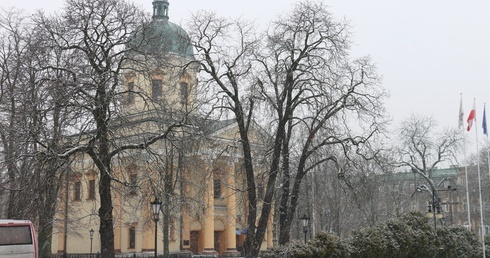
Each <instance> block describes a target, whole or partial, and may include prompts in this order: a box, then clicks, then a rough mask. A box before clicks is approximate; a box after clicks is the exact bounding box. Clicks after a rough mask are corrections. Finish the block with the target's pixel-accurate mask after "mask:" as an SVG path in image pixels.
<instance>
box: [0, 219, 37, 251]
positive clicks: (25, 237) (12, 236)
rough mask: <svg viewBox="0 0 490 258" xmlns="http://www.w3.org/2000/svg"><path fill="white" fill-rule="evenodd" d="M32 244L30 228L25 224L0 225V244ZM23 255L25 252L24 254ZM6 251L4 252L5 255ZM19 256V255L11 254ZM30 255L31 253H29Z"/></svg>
mask: <svg viewBox="0 0 490 258" xmlns="http://www.w3.org/2000/svg"><path fill="white" fill-rule="evenodd" d="M29 244H32V237H31V228H30V227H29V226H28V225H26V226H10V225H8V226H0V246H3V245H29ZM24 255H25V254H24ZM2 256H3V255H2ZM7 256H9V255H8V252H7V253H6V256H4V257H7ZM13 256H15V257H20V256H21V255H20V254H18V255H15V254H14V255H13ZM31 257H32V255H31Z"/></svg>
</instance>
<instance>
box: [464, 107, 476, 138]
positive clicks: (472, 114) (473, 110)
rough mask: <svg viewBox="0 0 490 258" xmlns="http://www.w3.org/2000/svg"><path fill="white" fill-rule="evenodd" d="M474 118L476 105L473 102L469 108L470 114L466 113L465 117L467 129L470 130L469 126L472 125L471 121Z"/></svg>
mask: <svg viewBox="0 0 490 258" xmlns="http://www.w3.org/2000/svg"><path fill="white" fill-rule="evenodd" d="M475 118H476V107H475V103H474V102H473V107H472V108H471V111H470V114H469V115H468V119H466V122H467V123H468V127H467V128H466V130H467V131H469V130H471V126H472V125H473V121H474V120H475Z"/></svg>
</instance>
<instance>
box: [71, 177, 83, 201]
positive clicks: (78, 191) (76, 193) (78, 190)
mask: <svg viewBox="0 0 490 258" xmlns="http://www.w3.org/2000/svg"><path fill="white" fill-rule="evenodd" d="M73 199H74V200H75V201H80V200H81V199H82V183H81V182H80V181H78V182H75V186H74V188H73Z"/></svg>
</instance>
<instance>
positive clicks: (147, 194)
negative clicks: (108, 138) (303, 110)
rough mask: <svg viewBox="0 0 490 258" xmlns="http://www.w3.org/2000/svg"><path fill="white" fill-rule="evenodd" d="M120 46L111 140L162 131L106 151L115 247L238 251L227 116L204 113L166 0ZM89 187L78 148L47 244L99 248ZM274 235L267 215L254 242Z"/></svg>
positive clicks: (234, 144) (238, 176)
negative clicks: (114, 152)
mask: <svg viewBox="0 0 490 258" xmlns="http://www.w3.org/2000/svg"><path fill="white" fill-rule="evenodd" d="M147 1H149V0H147ZM128 47H129V48H131V49H132V50H131V51H129V52H128V53H127V54H128V55H129V56H130V58H128V62H126V63H125V64H124V65H123V66H124V69H123V71H124V72H123V75H122V78H121V86H120V87H121V90H120V92H121V99H120V100H119V106H117V107H116V108H115V110H116V111H117V114H115V118H114V119H113V120H112V121H111V122H110V123H111V124H110V126H111V130H112V132H113V135H114V143H115V144H114V146H118V145H120V143H126V144H127V143H135V144H137V143H140V142H144V141H145V140H146V139H149V138H150V137H151V136H154V135H159V134H162V133H165V132H168V134H167V135H166V137H165V138H164V139H161V140H159V141H157V142H155V143H154V144H152V145H151V146H150V147H148V148H146V149H144V150H138V151H136V150H131V151H126V152H122V154H120V155H118V156H117V157H115V158H114V160H113V164H112V169H113V171H114V175H113V183H112V193H113V204H114V207H113V217H114V236H115V238H114V240H115V243H114V246H115V251H116V254H122V255H124V254H134V255H135V256H138V255H143V254H145V253H146V254H148V253H153V252H154V251H155V248H156V250H157V252H158V253H159V254H163V253H164V252H169V253H188V254H195V255H197V254H214V255H220V256H221V257H238V256H240V251H241V250H242V247H243V243H244V241H245V238H246V235H247V232H246V228H247V225H246V214H247V207H248V206H247V198H246V191H247V188H246V182H245V172H244V169H243V162H242V152H241V149H240V148H241V146H240V142H239V135H238V133H237V129H236V125H235V121H234V120H233V119H231V120H215V119H209V118H207V117H205V115H204V114H202V113H201V109H200V106H199V104H198V101H197V100H198V93H197V84H198V80H197V75H198V72H199V65H198V64H197V63H196V62H195V59H194V51H193V48H192V46H191V43H190V39H189V36H188V35H187V33H186V32H185V30H183V29H182V28H181V27H180V26H178V25H176V24H174V23H172V22H170V21H169V2H168V1H167V0H154V1H153V17H152V20H151V22H149V24H147V26H143V27H142V28H141V30H139V31H138V32H137V33H135V35H134V39H133V41H132V42H131V44H129V46H128ZM253 134H254V135H252V136H251V138H252V139H255V142H256V145H254V148H255V149H257V150H260V149H264V150H265V149H266V146H264V145H265V143H266V142H267V134H265V133H263V131H262V130H261V129H260V127H259V126H258V125H254V133H253ZM257 170H258V171H260V165H257ZM263 172H264V173H265V169H264V171H263ZM261 176H262V175H257V178H261ZM258 183H259V184H260V183H261V182H260V180H258ZM259 186H260V185H259ZM97 189H98V171H97V168H96V166H94V164H92V161H91V160H90V158H89V157H88V156H86V155H80V156H79V157H77V159H76V160H75V161H74V162H73V164H72V166H71V170H70V171H69V172H68V173H67V176H66V178H65V184H64V186H63V189H62V191H61V194H60V200H59V205H58V207H59V208H58V212H57V216H56V221H55V223H56V224H55V226H54V230H53V238H52V240H53V241H52V252H53V253H58V254H65V253H66V254H88V253H93V254H96V253H98V252H100V240H101V239H100V237H99V235H98V232H97V231H98V228H99V224H98V220H99V217H98V209H99V205H100V201H99V200H98V198H99V197H98V193H97ZM258 195H259V198H260V191H259V193H258ZM155 199H158V200H160V201H161V202H162V205H161V208H160V212H159V217H158V221H157V222H155V220H154V214H153V212H152V208H151V205H150V202H152V201H154V200H155ZM155 223H156V224H155ZM155 225H156V226H155ZM155 229H156V231H155ZM155 236H156V243H157V246H155ZM272 238H273V231H272V218H270V223H269V225H268V229H267V233H266V236H265V239H264V242H263V244H262V248H261V249H262V250H265V249H268V248H272V245H273V239H272Z"/></svg>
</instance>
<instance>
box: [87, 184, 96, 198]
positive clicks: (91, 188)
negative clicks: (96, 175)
mask: <svg viewBox="0 0 490 258" xmlns="http://www.w3.org/2000/svg"><path fill="white" fill-rule="evenodd" d="M88 193H89V195H88V198H89V199H91V200H93V199H95V180H94V179H91V180H89V181H88Z"/></svg>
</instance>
